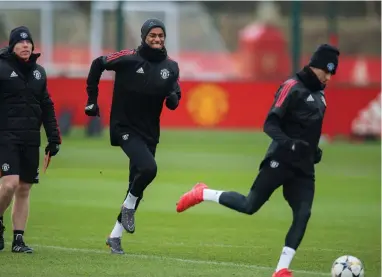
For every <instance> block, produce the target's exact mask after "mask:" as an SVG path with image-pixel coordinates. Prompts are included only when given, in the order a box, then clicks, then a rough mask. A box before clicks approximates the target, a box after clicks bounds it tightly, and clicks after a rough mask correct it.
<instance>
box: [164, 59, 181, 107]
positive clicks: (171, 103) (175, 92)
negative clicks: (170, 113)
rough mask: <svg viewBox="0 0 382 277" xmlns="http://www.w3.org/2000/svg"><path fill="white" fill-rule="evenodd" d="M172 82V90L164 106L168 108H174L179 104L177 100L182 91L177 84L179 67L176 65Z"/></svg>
mask: <svg viewBox="0 0 382 277" xmlns="http://www.w3.org/2000/svg"><path fill="white" fill-rule="evenodd" d="M174 77H175V78H174V80H175V81H174V84H173V87H172V90H171V92H170V94H169V96H167V98H166V107H167V108H168V109H170V110H175V109H176V108H177V107H178V106H179V101H180V99H181V97H182V92H181V89H180V85H179V67H178V65H176V69H175V76H174Z"/></svg>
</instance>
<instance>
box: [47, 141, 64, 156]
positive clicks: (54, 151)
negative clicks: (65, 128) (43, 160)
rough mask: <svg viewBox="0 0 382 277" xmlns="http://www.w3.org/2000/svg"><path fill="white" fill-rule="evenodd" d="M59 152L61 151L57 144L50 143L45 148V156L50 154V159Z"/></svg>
mask: <svg viewBox="0 0 382 277" xmlns="http://www.w3.org/2000/svg"><path fill="white" fill-rule="evenodd" d="M58 151H60V145H59V144H57V143H52V142H50V143H48V145H47V146H46V147H45V154H46V155H48V153H49V156H50V157H53V156H56V155H57V153H58Z"/></svg>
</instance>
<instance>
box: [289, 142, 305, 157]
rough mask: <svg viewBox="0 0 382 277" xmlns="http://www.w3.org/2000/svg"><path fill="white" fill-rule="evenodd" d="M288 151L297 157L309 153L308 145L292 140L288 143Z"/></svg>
mask: <svg viewBox="0 0 382 277" xmlns="http://www.w3.org/2000/svg"><path fill="white" fill-rule="evenodd" d="M290 150H292V151H293V152H294V153H296V154H297V155H299V156H304V155H305V154H306V153H307V152H308V151H309V143H307V142H306V141H303V140H300V139H294V140H292V141H291V143H290Z"/></svg>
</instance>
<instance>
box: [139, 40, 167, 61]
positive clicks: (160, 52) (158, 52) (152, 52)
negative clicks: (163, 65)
mask: <svg viewBox="0 0 382 277" xmlns="http://www.w3.org/2000/svg"><path fill="white" fill-rule="evenodd" d="M137 51H138V53H139V55H140V56H141V57H143V58H144V59H145V60H147V61H150V62H161V61H163V60H165V59H167V50H166V48H165V47H163V48H162V49H154V48H151V47H150V46H149V45H148V44H147V43H145V42H142V44H141V45H140V46H139V47H138V49H137Z"/></svg>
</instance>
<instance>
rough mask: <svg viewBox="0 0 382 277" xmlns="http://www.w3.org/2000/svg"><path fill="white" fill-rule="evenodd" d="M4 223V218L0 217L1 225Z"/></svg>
mask: <svg viewBox="0 0 382 277" xmlns="http://www.w3.org/2000/svg"><path fill="white" fill-rule="evenodd" d="M3 223H4V220H3V216H0V225H2V224H3Z"/></svg>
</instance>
